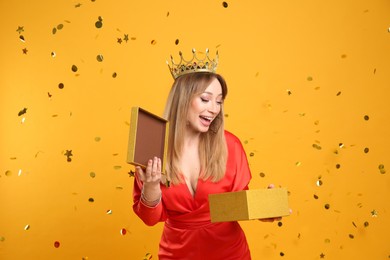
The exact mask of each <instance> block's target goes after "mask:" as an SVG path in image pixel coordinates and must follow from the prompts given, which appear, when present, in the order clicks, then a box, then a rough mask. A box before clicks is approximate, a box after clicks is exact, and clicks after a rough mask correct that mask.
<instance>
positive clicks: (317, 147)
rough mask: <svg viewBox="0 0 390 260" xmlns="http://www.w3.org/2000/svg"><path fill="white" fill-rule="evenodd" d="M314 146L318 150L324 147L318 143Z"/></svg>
mask: <svg viewBox="0 0 390 260" xmlns="http://www.w3.org/2000/svg"><path fill="white" fill-rule="evenodd" d="M313 148H315V149H317V150H321V149H322V147H321V146H320V145H318V144H313Z"/></svg>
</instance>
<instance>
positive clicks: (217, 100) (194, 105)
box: [187, 78, 223, 133]
mask: <svg viewBox="0 0 390 260" xmlns="http://www.w3.org/2000/svg"><path fill="white" fill-rule="evenodd" d="M222 104H223V96H222V87H221V84H220V83H219V81H218V79H216V78H214V79H213V80H212V81H211V83H210V84H209V85H208V86H207V88H206V89H205V91H204V92H203V93H201V94H199V95H196V96H195V97H194V98H193V100H192V101H191V104H190V107H189V109H188V114H187V124H188V125H187V128H188V129H190V130H192V131H194V132H201V133H203V132H207V131H208V130H209V127H210V125H211V123H212V122H213V120H214V119H215V118H216V117H217V115H218V114H219V113H220V112H221V107H222Z"/></svg>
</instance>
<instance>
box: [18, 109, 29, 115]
mask: <svg viewBox="0 0 390 260" xmlns="http://www.w3.org/2000/svg"><path fill="white" fill-rule="evenodd" d="M26 113H27V108H23V109H22V110H20V111H19V113H18V116H21V115H24V114H26Z"/></svg>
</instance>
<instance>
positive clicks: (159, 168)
mask: <svg viewBox="0 0 390 260" xmlns="http://www.w3.org/2000/svg"><path fill="white" fill-rule="evenodd" d="M157 172H158V173H159V175H161V159H160V158H158V160H157Z"/></svg>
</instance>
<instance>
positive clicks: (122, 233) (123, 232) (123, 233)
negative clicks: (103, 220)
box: [120, 228, 127, 236]
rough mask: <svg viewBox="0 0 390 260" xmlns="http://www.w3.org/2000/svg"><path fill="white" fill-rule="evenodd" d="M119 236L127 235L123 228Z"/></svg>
mask: <svg viewBox="0 0 390 260" xmlns="http://www.w3.org/2000/svg"><path fill="white" fill-rule="evenodd" d="M120 233H121V235H122V236H124V235H126V233H127V230H126V229H125V228H122V229H121V231H120Z"/></svg>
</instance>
